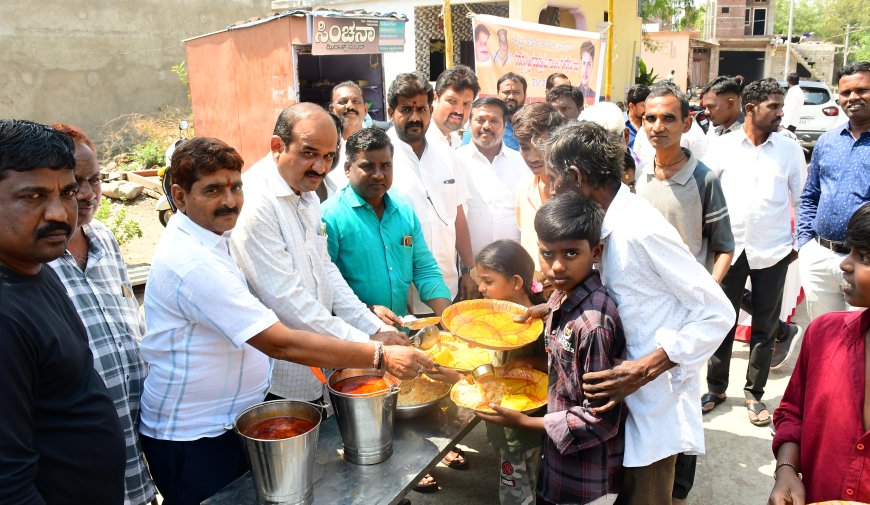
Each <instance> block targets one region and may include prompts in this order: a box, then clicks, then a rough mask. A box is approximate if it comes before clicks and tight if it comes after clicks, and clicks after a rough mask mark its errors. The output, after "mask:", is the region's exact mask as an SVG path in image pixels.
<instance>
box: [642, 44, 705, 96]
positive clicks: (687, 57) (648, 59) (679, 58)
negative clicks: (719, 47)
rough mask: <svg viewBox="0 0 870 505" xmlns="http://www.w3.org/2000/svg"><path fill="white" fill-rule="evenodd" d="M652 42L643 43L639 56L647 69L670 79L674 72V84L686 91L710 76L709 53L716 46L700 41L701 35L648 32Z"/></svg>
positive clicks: (660, 76) (660, 77)
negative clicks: (671, 73)
mask: <svg viewBox="0 0 870 505" xmlns="http://www.w3.org/2000/svg"><path fill="white" fill-rule="evenodd" d="M646 36H647V37H648V38H649V41H648V42H646V43H644V44H643V47H642V48H641V52H640V57H641V58H642V59H643V61H644V63H646V67H647V69H648V70H649V69H651V70H649V71H650V72H652V73H654V74H658V78H659V79H664V78H666V77H668V75H669V74H670V72H671V70H674V71H675V72H674V82H675V83H676V84H677V85H678V86H679V87H680V89H682V90H683V91H688V90H690V89H692V88H697V87H699V86H703V85H704V84H706V83H707V82H709V81H710V79H711V78H712V77H713V75H711V74H710V54H711V51H712V50H713V49H714V48H715V45H714V44H711V43H710V42H706V41H704V40H701V34H700V33H699V32H688V31H686V32H649V33H647V34H646Z"/></svg>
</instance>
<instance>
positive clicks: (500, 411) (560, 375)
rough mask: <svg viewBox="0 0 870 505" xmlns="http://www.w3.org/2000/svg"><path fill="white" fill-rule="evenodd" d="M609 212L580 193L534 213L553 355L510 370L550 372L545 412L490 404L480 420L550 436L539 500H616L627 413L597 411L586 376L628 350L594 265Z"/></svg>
mask: <svg viewBox="0 0 870 505" xmlns="http://www.w3.org/2000/svg"><path fill="white" fill-rule="evenodd" d="M603 219H604V211H603V210H602V209H601V207H600V206H598V205H597V204H595V203H593V202H591V201H589V200H586V199H584V198H583V197H581V196H579V195H577V194H565V195H561V196H558V197H556V198H553V199H551V200H548V201H547V202H546V203H544V205H543V206H542V207H541V209H540V210H539V211H538V213H537V215H536V216H535V231H536V232H537V234H538V245H539V250H540V261H541V270H542V272H543V273H544V275H545V276H546V277H547V279H548V280H549V281H550V282H551V283H552V285H553V286H554V287H555V288H556V291H555V292H554V293H553V295H552V296H551V297H550V300H549V302H548V304H547V306H548V308H549V310H550V312H549V315H548V316H547V324H546V330H545V334H546V337H547V344H548V350H549V356H548V358H547V360H548V363H546V366H547V368H546V369H545V368H544V365H545V364H544V363H543V360H542V359H537V360H535V359H534V358H524V359H518V360H515V361H513V362H512V363H510V364H509V365H508V366H511V367H517V366H533V367H535V368H538V369H540V370H546V371H548V373H549V386H548V389H549V394H548V401H547V414H546V415H545V416H544V417H530V416H527V415H526V414H523V413H522V412H517V411H513V410H509V409H505V408H502V407H501V406H499V405H492V406H491V407H492V408H493V410H495V411H496V412H497V414H495V415H486V414H478V415H479V416H480V417H481V418H483V419H485V420H487V421H490V422H494V423H498V424H502V425H504V426H512V427H518V428H524V429H533V430H539V431H543V432H545V433H546V437H544V441H543V449H542V453H543V461H542V464H541V469H540V473H539V475H538V503H543V504H594V505H603V504H610V503H613V502H614V500H615V499H616V493H618V491H619V487H620V483H621V471H622V455H623V449H624V434H623V431H622V427H623V423H624V420H625V412H624V409H623V408H622V406H621V404H620V405H617V407H616V408H614V409H611V410H608V411H607V412H603V413H601V414H593V412H592V409H594V408H596V407H600V406H601V405H603V404H604V403H606V402H607V400H606V399H605V400H589V399H587V398H585V397H584V396H583V382H582V377H583V374H585V373H587V372H596V371H601V370H608V369H610V368H611V367H613V366H614V365H615V360H617V359H619V358H622V357H623V356H624V353H625V335H624V334H623V330H622V322H621V321H620V319H619V314H618V313H617V311H616V303H615V302H614V301H613V299H612V298H611V297H610V295H609V294H608V293H607V290H606V289H605V288H604V286H603V285H602V284H601V278H600V275H599V274H598V272H597V271H594V270H593V269H592V265H593V264H594V263H596V262H597V261H598V260H599V259H600V257H601V250H602V248H603V246H602V244H601V243H600V237H601V223H602V221H603Z"/></svg>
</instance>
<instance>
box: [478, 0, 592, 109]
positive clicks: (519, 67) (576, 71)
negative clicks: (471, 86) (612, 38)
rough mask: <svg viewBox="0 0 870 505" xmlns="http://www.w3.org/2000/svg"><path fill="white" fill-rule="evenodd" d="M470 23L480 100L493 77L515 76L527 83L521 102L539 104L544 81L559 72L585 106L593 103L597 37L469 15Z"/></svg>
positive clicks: (488, 90) (489, 89)
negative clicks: (582, 98) (581, 96)
mask: <svg viewBox="0 0 870 505" xmlns="http://www.w3.org/2000/svg"><path fill="white" fill-rule="evenodd" d="M471 23H472V28H473V32H474V64H475V73H476V74H477V78H478V79H479V80H480V88H481V96H494V95H495V94H496V82H497V81H498V78H499V77H501V76H502V75H504V74H505V73H507V72H515V73H517V74H520V75H522V76H523V77H525V78H526V81H527V82H528V85H529V87H528V90H527V92H526V101H527V102H541V101H544V99H545V98H546V81H547V77H548V76H549V75H550V74H552V73H554V72H561V73H563V74H565V75H567V76H568V78H569V79H570V80H571V84H572V85H573V86H576V87H577V88H578V89H579V90H580V91H581V92H582V93H583V97H584V99H585V101H586V104H587V105H591V104H593V103H595V102H596V101H598V95H599V94H600V92H601V81H602V74H603V70H604V64H603V62H604V51H605V50H606V46H605V44H604V42H603V41H602V39H601V34H600V33H596V32H587V31H581V30H572V29H569V28H559V27H554V26H544V25H539V24H536V23H529V22H525V21H516V20H511V19H507V18H502V17H497V16H486V15H475V16H473V17H472V19H471Z"/></svg>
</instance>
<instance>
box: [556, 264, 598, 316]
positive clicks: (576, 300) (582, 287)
mask: <svg viewBox="0 0 870 505" xmlns="http://www.w3.org/2000/svg"><path fill="white" fill-rule="evenodd" d="M602 286H603V284H601V274H600V273H599V272H598V271H597V270H593V271H592V273H591V274H590V275H589V277H587V278H586V280H584V281H583V282H581V283H580V284H578V285H577V286H576V287H575V288H574V289H573V290H572V291H571V292H570V293H568V296H567V298H565V301H564V302H562V303H561V304H560V303H559V300H561V299H562V295H563V294H565V293H564V291H556V292H555V293H554V296H553V297H552V298H550V308H552V309H559V310H562V311H565V312H570V311H572V310H574V309H575V308H576V307H578V306H579V305H580V304H582V303H583V301H584V300H586V298H587V297H589V295H591V294H592V292H593V291H596V290H598V289H600V288H601V287H602Z"/></svg>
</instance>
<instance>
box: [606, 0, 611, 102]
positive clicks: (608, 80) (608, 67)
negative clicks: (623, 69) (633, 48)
mask: <svg viewBox="0 0 870 505" xmlns="http://www.w3.org/2000/svg"><path fill="white" fill-rule="evenodd" d="M607 21H608V25H607V62H606V63H605V68H604V72H605V77H604V99H605V100H607V101H608V102H609V101H610V88H611V87H612V84H613V0H607Z"/></svg>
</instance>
